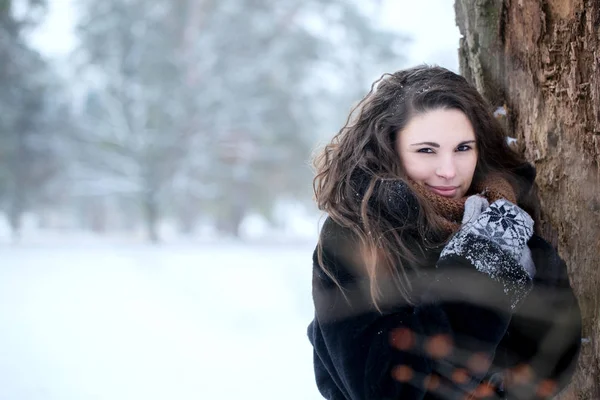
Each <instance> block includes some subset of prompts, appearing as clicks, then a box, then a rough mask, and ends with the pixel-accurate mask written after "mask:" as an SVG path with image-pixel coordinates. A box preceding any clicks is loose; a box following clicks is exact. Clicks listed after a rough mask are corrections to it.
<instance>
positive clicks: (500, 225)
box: [462, 199, 533, 260]
mask: <svg viewBox="0 0 600 400" xmlns="http://www.w3.org/2000/svg"><path fill="white" fill-rule="evenodd" d="M462 229H464V230H467V231H469V232H470V233H472V234H475V235H478V236H483V237H486V238H488V239H490V240H492V241H494V242H495V243H496V244H498V245H499V246H500V247H501V248H502V250H504V251H506V252H508V253H509V254H510V255H511V256H512V257H513V258H514V259H516V260H520V259H521V255H522V253H523V249H524V248H525V246H527V241H528V240H529V238H531V235H532V234H533V219H532V218H531V217H530V216H529V214H527V213H526V212H525V211H524V210H523V209H521V208H520V207H518V206H516V205H515V204H512V203H511V202H509V201H508V200H505V199H500V200H497V201H495V202H494V203H492V204H491V205H490V206H489V207H488V208H487V209H486V210H485V211H484V212H483V213H481V214H480V215H479V217H478V218H477V219H475V220H474V221H472V222H469V223H467V224H466V225H465V226H463V228H462Z"/></svg>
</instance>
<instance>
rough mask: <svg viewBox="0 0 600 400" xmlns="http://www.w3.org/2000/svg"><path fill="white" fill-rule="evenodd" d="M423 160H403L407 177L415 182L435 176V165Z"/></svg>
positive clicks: (421, 158) (408, 158) (406, 158)
mask: <svg viewBox="0 0 600 400" xmlns="http://www.w3.org/2000/svg"><path fill="white" fill-rule="evenodd" d="M423 158H424V157H410V156H406V157H404V159H403V162H402V165H403V166H404V170H405V171H406V175H408V177H409V178H410V179H412V180H413V181H416V182H419V181H425V180H427V179H429V178H430V177H431V175H432V174H433V169H432V168H433V167H432V166H433V163H431V162H425V161H424V160H423Z"/></svg>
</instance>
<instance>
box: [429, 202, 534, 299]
mask: <svg viewBox="0 0 600 400" xmlns="http://www.w3.org/2000/svg"><path fill="white" fill-rule="evenodd" d="M477 204H479V206H478V205H477ZM480 206H481V201H480V200H479V199H476V198H474V199H473V200H471V201H470V202H469V209H468V210H465V213H467V211H468V215H466V216H465V219H466V220H468V222H466V223H465V224H463V226H461V228H460V229H459V231H458V232H457V233H456V234H455V235H454V236H453V237H452V239H450V241H449V242H448V243H447V244H446V246H445V247H444V249H443V250H442V252H441V254H440V259H439V260H438V266H447V265H454V264H464V263H465V262H467V263H468V264H471V265H472V266H473V267H475V269H477V270H478V271H480V272H482V273H484V274H486V275H488V276H490V277H491V278H492V279H494V280H496V281H500V282H501V283H502V285H503V286H504V293H506V294H507V295H508V297H509V298H510V300H511V307H512V308H514V307H516V306H517V304H518V303H519V302H520V301H521V299H522V298H523V297H524V296H525V295H526V294H527V293H528V291H529V290H530V288H531V276H530V274H529V272H528V271H527V269H526V267H525V266H523V264H522V263H521V259H522V257H524V256H523V254H526V253H527V250H526V249H527V242H528V241H529V239H530V238H531V236H532V234H533V220H532V219H531V217H530V216H529V214H527V213H526V212H525V211H524V210H522V209H521V208H519V207H518V206H516V205H514V204H512V203H511V202H509V201H508V200H506V199H500V200H497V201H495V202H494V203H492V204H491V205H490V206H489V207H487V208H486V209H485V210H484V211H483V212H481V213H480V214H479V215H478V216H475V215H476V214H477V212H478V207H480ZM473 210H474V211H473ZM471 215H473V217H471ZM525 257H527V256H525Z"/></svg>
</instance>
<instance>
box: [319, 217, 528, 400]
mask: <svg viewBox="0 0 600 400" xmlns="http://www.w3.org/2000/svg"><path fill="white" fill-rule="evenodd" d="M323 232H324V233H325V237H324V240H322V244H323V261H324V263H325V265H326V267H327V268H328V270H329V271H331V275H333V276H334V277H335V278H336V279H337V280H338V282H339V283H340V285H341V287H342V288H341V289H340V287H338V286H337V285H336V284H335V283H334V282H333V281H332V279H331V275H330V274H326V273H325V272H324V271H323V270H322V269H321V267H320V266H319V264H318V263H317V262H316V261H317V260H316V252H315V255H314V256H313V299H314V304H315V317H314V320H313V321H312V323H311V325H310V326H309V330H308V335H309V339H310V341H311V343H312V345H313V347H314V362H315V375H316V381H317V386H318V387H319V390H320V392H321V394H322V395H323V396H324V397H325V398H327V399H336V400H337V399H353V400H359V399H361V400H362V399H398V398H402V399H407V400H410V399H435V398H438V399H455V398H456V399H458V398H464V397H465V396H466V395H467V394H469V393H473V392H475V393H479V394H485V393H487V392H490V393H491V392H492V391H493V389H494V388H492V387H490V383H488V382H486V381H484V377H486V376H488V375H489V373H490V370H491V369H493V365H492V360H493V359H494V355H495V352H496V348H497V346H498V344H499V342H500V341H501V339H502V337H503V336H504V334H505V332H506V330H507V327H508V325H509V323H510V319H511V307H512V305H513V304H514V303H515V301H516V300H515V296H519V295H520V293H522V291H521V290H518V288H514V289H515V290H508V291H507V290H506V288H507V286H506V282H505V280H506V279H509V278H510V277H506V276H494V277H491V276H490V275H488V274H485V273H483V272H481V271H480V270H478V269H476V268H475V267H474V266H473V264H472V263H471V261H469V258H468V257H467V256H466V255H465V254H460V253H455V254H453V255H452V256H449V257H446V258H445V259H443V260H440V261H439V262H438V268H435V269H432V272H431V273H429V274H426V275H425V276H423V277H422V278H419V279H417V278H415V280H414V281H413V282H414V285H413V293H414V296H413V299H412V300H413V301H412V302H411V303H410V304H409V303H407V302H406V301H404V300H403V299H401V298H400V297H399V296H397V295H395V294H394V293H395V292H394V291H393V290H391V288H388V289H389V290H388V289H386V288H385V287H386V285H382V286H383V287H384V289H383V290H384V294H383V297H384V301H383V305H382V308H381V310H380V311H379V310H376V309H375V308H374V306H373V304H372V302H371V300H370V291H369V283H368V280H367V279H366V278H365V277H364V276H361V274H360V273H359V272H357V271H359V270H360V268H356V264H359V261H357V260H355V259H354V257H353V256H351V254H354V253H355V249H354V247H353V246H352V244H351V243H350V244H349V243H348V242H347V241H346V240H345V239H344V238H345V237H347V236H345V234H344V232H343V229H342V228H340V227H339V226H336V224H335V223H333V222H332V221H331V220H330V219H328V220H327V221H326V222H325V225H324V227H323ZM322 237H323V236H322ZM479 245H480V246H483V247H485V249H486V251H487V254H488V256H489V257H488V258H487V259H486V260H487V262H502V263H509V264H510V263H513V264H514V263H515V261H514V260H513V259H512V258H511V257H510V256H508V255H506V254H504V253H503V251H502V249H500V248H499V247H497V246H495V245H494V244H493V243H491V242H487V243H479ZM513 264H510V266H511V268H513V267H514V268H516V267H517V266H516V265H513ZM523 282H526V280H523ZM510 284H511V285H512V284H513V283H512V282H511V283H510Z"/></svg>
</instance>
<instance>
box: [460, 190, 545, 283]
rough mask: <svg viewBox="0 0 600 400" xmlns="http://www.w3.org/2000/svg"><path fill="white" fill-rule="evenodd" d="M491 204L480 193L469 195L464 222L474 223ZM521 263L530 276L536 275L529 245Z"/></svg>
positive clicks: (525, 248) (524, 251)
mask: <svg viewBox="0 0 600 400" xmlns="http://www.w3.org/2000/svg"><path fill="white" fill-rule="evenodd" d="M489 206H490V203H489V202H488V200H487V199H486V198H485V197H483V196H479V195H472V196H469V198H467V201H466V202H465V212H464V215H463V219H462V224H463V225H465V224H468V223H470V222H473V223H474V222H475V220H476V219H477V218H478V217H479V216H480V215H481V213H483V212H484V211H485V210H486V209H487V208H488V207H489ZM519 263H520V264H521V265H522V266H523V268H525V270H526V271H527V274H528V275H529V277H530V278H533V277H534V276H535V272H536V269H535V264H534V262H533V258H532V256H531V250H530V249H529V246H525V247H524V248H523V251H522V253H521V257H520V258H519Z"/></svg>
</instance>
